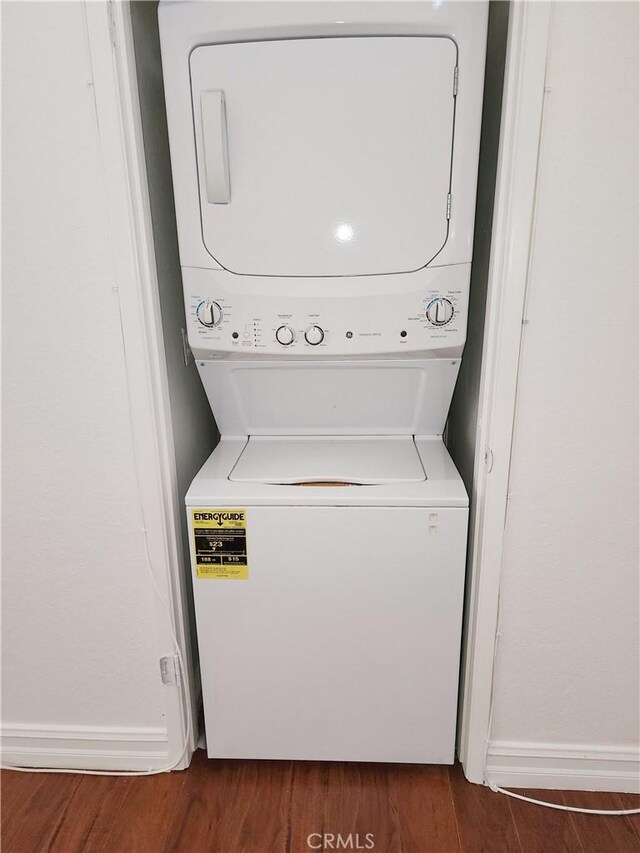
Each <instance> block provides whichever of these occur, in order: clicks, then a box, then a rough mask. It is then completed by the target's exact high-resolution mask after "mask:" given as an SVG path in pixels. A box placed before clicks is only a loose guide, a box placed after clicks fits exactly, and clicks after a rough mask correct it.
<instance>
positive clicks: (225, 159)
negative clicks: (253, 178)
mask: <svg viewBox="0 0 640 853" xmlns="http://www.w3.org/2000/svg"><path fill="white" fill-rule="evenodd" d="M200 112H201V115H202V145H203V153H204V174H205V183H206V187H207V201H208V202H209V204H229V202H230V201H231V189H230V186H229V152H228V146H227V114H226V109H225V104H224V92H223V91H221V90H219V89H218V90H216V91H211V92H202V94H201V95H200Z"/></svg>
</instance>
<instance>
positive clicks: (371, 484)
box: [159, 0, 487, 763]
mask: <svg viewBox="0 0 640 853" xmlns="http://www.w3.org/2000/svg"><path fill="white" fill-rule="evenodd" d="M159 18H160V32H161V43H162V53H163V66H164V79H165V92H166V100H167V113H168V120H169V134H170V144H171V158H172V169H173V174H174V189H175V199H176V212H177V223H178V234H179V241H180V254H181V263H182V268H183V283H184V289H185V306H186V313H187V325H188V334H189V342H190V345H191V348H192V350H193V352H194V355H195V358H196V362H197V365H198V369H199V371H200V376H201V378H202V382H203V385H204V388H205V390H206V393H207V395H208V397H209V400H210V403H211V406H212V409H213V412H214V415H215V417H216V420H217V423H218V426H219V428H220V432H221V434H222V439H221V441H220V444H219V445H218V447H217V448H216V450H215V451H214V453H213V454H212V456H211V457H210V459H209V460H208V461H207V463H206V464H205V465H204V467H203V468H202V470H201V471H200V472H199V473H198V475H197V476H196V478H195V480H194V482H193V483H192V485H191V487H190V489H189V491H188V494H187V497H186V504H187V522H188V525H189V530H190V540H191V561H192V570H193V583H194V599H195V610H196V619H197V633H198V646H199V653H200V664H201V673H202V685H203V697H204V710H205V722H206V730H207V748H208V752H209V755H210V756H211V757H227V758H231V757H236V758H272V759H325V760H353V761H403V762H442V763H446V762H451V761H453V757H454V737H455V723H456V703H457V682H458V669H459V652H460V633H461V618H462V601H463V586H464V563H465V551H466V527H467V515H468V509H467V507H468V500H467V496H466V493H465V490H464V487H463V485H462V482H461V480H460V477H459V475H458V473H457V472H456V470H455V467H454V466H453V463H452V462H451V459H450V457H449V455H448V453H447V451H446V448H445V447H444V444H443V443H442V431H443V428H444V424H445V420H446V416H447V412H448V408H449V405H450V401H451V396H452V393H453V388H454V385H455V381H456V377H457V373H458V369H459V364H460V358H461V355H462V349H463V345H464V340H465V330H466V324H467V305H468V287H469V273H470V263H471V247H472V238H473V216H474V201H475V188H476V171H477V157H478V143H479V131H480V118H481V106H482V85H483V69H484V51H485V39H486V19H487V5H486V4H485V3H476V2H471V3H464V2H450V0H445V2H442V3H439V4H426V3H424V4H423V3H413V2H402V0H399V1H398V2H375V3H367V2H363V3H340V4H336V3H332V2H305V0H303V2H293V3H278V2H262V3H252V2H210V3H202V2H190V0H173V2H172V1H171V0H165V2H161V4H160V13H159Z"/></svg>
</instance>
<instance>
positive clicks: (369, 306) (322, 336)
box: [183, 264, 469, 358]
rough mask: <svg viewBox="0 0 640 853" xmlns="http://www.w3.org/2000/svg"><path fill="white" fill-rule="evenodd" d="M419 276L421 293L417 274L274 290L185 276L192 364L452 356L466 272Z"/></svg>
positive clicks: (239, 279)
mask: <svg viewBox="0 0 640 853" xmlns="http://www.w3.org/2000/svg"><path fill="white" fill-rule="evenodd" d="M421 272H422V273H423V275H422V276H421V281H420V284H421V285H422V286H418V287H416V282H415V278H416V276H417V274H414V275H412V276H410V277H409V276H400V275H399V276H384V277H376V278H381V279H389V281H387V282H381V281H380V280H378V281H367V280H366V279H360V280H357V281H355V282H354V280H353V279H348V280H346V281H340V280H338V281H337V282H336V280H335V279H334V280H332V281H331V280H322V279H318V280H306V281H303V282H299V281H298V280H294V281H288V280H286V279H279V280H278V283H279V286H276V287H274V286H273V285H272V284H270V286H269V287H266V286H265V285H264V284H262V283H260V282H256V280H255V279H254V280H252V281H249V282H247V281H246V277H243V276H235V275H233V274H230V273H226V272H224V271H213V270H200V269H198V270H196V269H185V270H183V274H184V280H185V290H186V292H187V297H186V312H187V322H188V330H189V343H190V345H191V349H192V350H193V351H194V354H195V355H196V358H224V357H234V356H256V355H259V354H267V355H285V354H289V353H294V354H295V355H297V356H312V355H316V356H318V355H321V356H338V357H340V356H359V355H372V354H395V353H397V354H399V355H404V354H410V353H417V352H420V353H425V352H427V351H429V350H434V351H437V353H438V355H440V356H442V355H443V354H446V355H452V356H457V355H459V354H460V353H461V350H462V346H463V344H464V339H465V333H466V314H467V294H468V280H469V265H467V264H458V265H455V266H447V267H441V268H434V269H431V270H429V269H425V270H423V271H421ZM391 280H393V281H391ZM383 284H386V285H387V286H388V287H386V288H383V286H382V285H383ZM341 289H342V290H341ZM312 290H313V291H315V292H313V293H312V292H310V291H312ZM350 291H351V292H350ZM354 291H355V292H354ZM367 291H368V292H367ZM443 350H445V351H446V353H443Z"/></svg>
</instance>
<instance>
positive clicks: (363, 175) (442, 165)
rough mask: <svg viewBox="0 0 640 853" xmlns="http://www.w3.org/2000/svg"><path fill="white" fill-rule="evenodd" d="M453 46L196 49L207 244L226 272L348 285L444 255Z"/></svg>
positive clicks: (331, 43)
mask: <svg viewBox="0 0 640 853" xmlns="http://www.w3.org/2000/svg"><path fill="white" fill-rule="evenodd" d="M456 63H457V47H456V45H455V43H454V42H453V41H452V40H451V39H450V38H448V37H437V36H422V37H383V36H372V37H367V38H356V37H343V38H309V39H289V40H287V39H284V40H280V41H263V42H244V43H235V44H216V45H203V46H201V47H197V48H196V49H195V50H194V51H193V52H192V53H191V57H190V72H191V94H192V108H193V116H194V129H195V142H196V154H197V165H198V181H199V190H200V213H201V222H202V237H203V240H204V244H205V246H206V248H207V250H208V252H209V254H211V255H212V257H213V258H214V259H215V260H216V261H217V262H218V263H219V264H220V265H221V266H222V267H224V268H225V269H227V270H229V271H231V272H234V273H241V274H243V275H259V276H354V275H371V274H382V273H399V272H408V271H412V270H416V269H419V268H421V267H423V266H425V265H426V264H428V263H429V261H431V260H432V259H433V258H434V256H435V255H436V254H438V252H439V251H440V249H441V248H442V247H443V246H444V244H445V242H446V240H447V235H448V213H447V203H448V194H449V188H450V177H451V157H452V146H453V127H454V121H453V119H454V104H455V98H454V70H455V68H456Z"/></svg>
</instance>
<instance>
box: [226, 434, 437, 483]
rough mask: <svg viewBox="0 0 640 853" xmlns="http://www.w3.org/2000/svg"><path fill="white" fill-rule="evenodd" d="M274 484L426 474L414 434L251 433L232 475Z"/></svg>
mask: <svg viewBox="0 0 640 853" xmlns="http://www.w3.org/2000/svg"><path fill="white" fill-rule="evenodd" d="M229 479H230V480H233V481H239V482H245V483H271V484H274V485H278V484H279V485H292V484H300V485H314V484H327V485H337V484H345V485H353V484H357V485H374V484H376V483H414V482H421V481H423V480H426V475H425V473H424V468H423V467H422V462H421V461H420V457H419V456H418V452H417V450H416V446H415V444H414V441H413V437H412V436H389V437H386V438H378V437H375V438H367V437H363V436H353V437H343V436H336V437H327V438H315V437H313V436H300V437H298V438H281V437H272V436H268V437H262V436H252V437H251V438H249V440H248V442H247V444H246V446H245V448H244V451H243V452H242V455H241V456H240V458H239V459H238V461H237V463H236V465H235V467H234V469H233V470H232V472H231V474H230V475H229Z"/></svg>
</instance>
